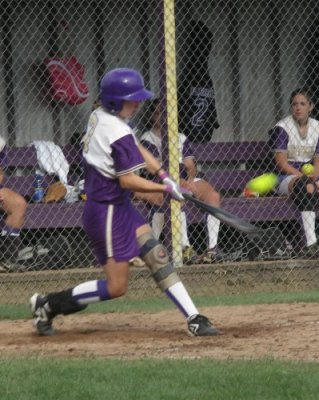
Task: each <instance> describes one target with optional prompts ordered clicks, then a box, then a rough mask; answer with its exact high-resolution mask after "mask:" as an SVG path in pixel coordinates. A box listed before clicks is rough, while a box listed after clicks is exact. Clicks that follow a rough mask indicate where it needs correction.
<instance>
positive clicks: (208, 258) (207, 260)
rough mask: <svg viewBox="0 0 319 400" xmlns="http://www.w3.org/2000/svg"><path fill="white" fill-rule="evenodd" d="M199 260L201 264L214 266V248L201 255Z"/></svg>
mask: <svg viewBox="0 0 319 400" xmlns="http://www.w3.org/2000/svg"><path fill="white" fill-rule="evenodd" d="M200 260H201V262H202V263H203V264H214V263H215V262H216V261H217V251H216V247H215V248H213V249H208V250H207V251H206V253H204V254H202V255H201V257H200Z"/></svg>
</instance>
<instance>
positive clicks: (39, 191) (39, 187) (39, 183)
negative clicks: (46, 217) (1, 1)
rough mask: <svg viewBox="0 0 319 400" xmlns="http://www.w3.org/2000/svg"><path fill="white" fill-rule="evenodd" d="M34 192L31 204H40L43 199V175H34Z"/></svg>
mask: <svg viewBox="0 0 319 400" xmlns="http://www.w3.org/2000/svg"><path fill="white" fill-rule="evenodd" d="M33 186H34V192H33V198H32V200H33V202H34V203H41V202H42V199H43V197H44V188H43V175H41V174H38V173H37V174H35V177H34V185H33Z"/></svg>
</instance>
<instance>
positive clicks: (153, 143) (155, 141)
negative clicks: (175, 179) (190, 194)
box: [140, 130, 195, 179]
mask: <svg viewBox="0 0 319 400" xmlns="http://www.w3.org/2000/svg"><path fill="white" fill-rule="evenodd" d="M140 142H141V143H142V145H143V146H144V147H146V148H147V150H148V151H149V152H150V153H152V154H153V156H154V157H155V158H156V159H157V160H158V161H159V162H160V163H162V161H163V160H162V140H161V138H160V137H159V136H158V135H156V133H154V132H152V131H151V130H150V131H147V132H145V133H144V134H143V135H142V136H141V139H140ZM178 148H179V168H180V177H181V178H183V179H187V171H186V168H185V165H184V163H183V161H184V160H185V159H187V158H192V159H194V158H195V157H194V156H193V153H192V148H191V142H190V141H189V140H188V139H187V137H186V136H185V135H184V134H183V133H179V134H178Z"/></svg>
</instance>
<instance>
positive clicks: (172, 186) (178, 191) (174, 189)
mask: <svg viewBox="0 0 319 400" xmlns="http://www.w3.org/2000/svg"><path fill="white" fill-rule="evenodd" d="M159 177H160V178H161V180H162V182H163V183H164V184H165V185H166V188H165V192H167V193H169V194H170V195H171V196H172V197H173V198H174V199H175V200H178V201H183V200H185V198H184V196H183V193H189V194H192V193H191V192H190V191H189V190H187V189H184V188H182V187H180V186H179V185H178V184H177V183H176V182H175V181H174V179H173V178H171V177H170V176H169V175H168V173H167V172H162V173H161V174H159Z"/></svg>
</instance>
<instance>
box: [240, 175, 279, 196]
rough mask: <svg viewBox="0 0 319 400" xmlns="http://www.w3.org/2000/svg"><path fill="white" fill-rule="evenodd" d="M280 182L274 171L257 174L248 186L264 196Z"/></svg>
mask: <svg viewBox="0 0 319 400" xmlns="http://www.w3.org/2000/svg"><path fill="white" fill-rule="evenodd" d="M277 184H278V177H277V175H276V174H273V173H272V172H269V173H266V174H263V175H260V176H257V177H256V178H254V179H252V180H250V181H249V182H248V183H247V185H246V188H247V189H249V190H251V191H252V192H255V193H258V194H259V195H260V196H264V195H266V194H267V193H269V192H271V191H272V190H273V189H275V187H276V186H277Z"/></svg>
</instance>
